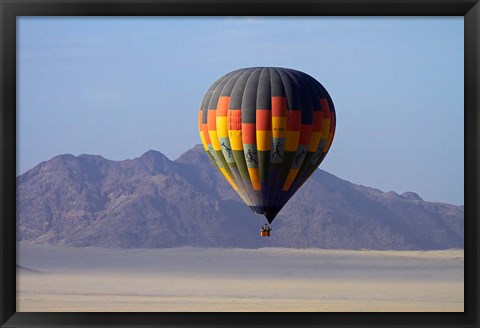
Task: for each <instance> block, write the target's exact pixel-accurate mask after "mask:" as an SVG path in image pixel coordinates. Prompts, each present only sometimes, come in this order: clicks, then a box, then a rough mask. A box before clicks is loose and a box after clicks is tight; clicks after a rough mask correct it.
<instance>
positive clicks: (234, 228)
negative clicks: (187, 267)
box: [17, 145, 464, 250]
mask: <svg viewBox="0 0 480 328" xmlns="http://www.w3.org/2000/svg"><path fill="white" fill-rule="evenodd" d="M463 216H464V209H463V206H456V205H451V204H446V203H438V202H428V201H424V200H423V199H422V198H421V197H420V196H419V195H418V194H416V193H415V192H412V191H409V192H405V193H402V194H397V193H395V192H393V191H390V192H383V191H381V190H379V189H375V188H371V187H366V186H362V185H357V184H353V183H350V182H348V181H346V180H342V179H340V178H338V177H336V176H334V175H332V174H330V173H328V172H325V171H323V170H320V169H319V170H317V172H316V173H315V174H313V175H312V177H311V178H310V179H309V180H308V181H307V182H306V183H305V184H304V186H302V187H301V188H300V190H299V191H298V192H297V194H295V195H294V196H293V197H292V199H291V200H290V201H289V202H288V203H287V205H286V206H285V207H284V208H283V209H282V211H281V212H280V213H279V215H278V217H277V218H276V219H275V221H274V222H273V224H272V227H273V230H272V237H270V238H261V237H259V233H258V231H259V227H260V226H261V225H262V224H263V223H265V222H266V221H265V219H264V218H263V217H261V216H257V215H254V214H253V213H252V212H251V211H250V209H248V207H247V206H246V205H244V204H243V202H242V201H241V199H240V197H239V196H238V195H237V194H236V193H235V191H234V190H233V189H232V188H231V187H230V185H228V183H227V182H226V181H224V178H223V176H221V174H220V173H219V172H218V171H216V170H215V168H214V167H213V165H212V164H211V163H210V161H209V159H208V157H207V155H206V153H205V151H204V149H203V147H202V146H201V145H196V146H195V147H194V148H192V149H190V150H188V151H186V152H185V153H183V154H181V155H180V156H179V157H178V158H177V159H175V160H170V159H168V157H167V156H165V155H164V154H162V153H161V152H159V151H156V150H149V151H147V152H145V153H144V154H142V155H141V156H139V157H136V158H134V159H127V160H121V161H113V160H108V159H106V158H104V157H102V156H100V155H88V154H82V155H78V156H73V155H71V154H63V155H58V156H55V157H53V158H52V159H50V160H48V161H44V162H42V163H40V164H39V165H37V166H35V167H34V168H32V169H31V170H29V171H27V172H25V173H24V174H22V175H20V176H18V177H17V240H18V241H30V242H35V243H47V244H59V245H70V246H78V247H87V246H100V247H120V248H163V247H179V246H200V247H240V248H257V247H264V246H269V247H270V246H272V247H294V248H306V247H313V248H333V249H338V248H343V249H394V250H407V249H446V248H463V227H464V223H463Z"/></svg>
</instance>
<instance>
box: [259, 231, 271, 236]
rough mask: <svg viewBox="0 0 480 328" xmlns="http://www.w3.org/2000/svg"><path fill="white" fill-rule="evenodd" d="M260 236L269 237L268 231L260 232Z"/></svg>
mask: <svg viewBox="0 0 480 328" xmlns="http://www.w3.org/2000/svg"><path fill="white" fill-rule="evenodd" d="M260 236H262V237H270V231H260Z"/></svg>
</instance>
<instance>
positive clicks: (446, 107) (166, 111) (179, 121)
mask: <svg viewBox="0 0 480 328" xmlns="http://www.w3.org/2000/svg"><path fill="white" fill-rule="evenodd" d="M17 37H18V43H17V47H18V53H17V56H18V60H17V69H18V73H17V74H18V94H17V99H18V107H17V120H18V122H17V124H18V128H17V152H18V154H17V173H18V174H22V173H24V172H25V171H27V170H28V169H30V168H32V167H34V166H35V165H37V164H39V163H40V162H42V161H45V160H48V159H50V158H52V157H54V156H56V155H59V154H64V153H71V154H74V155H80V154H99V155H102V156H103V157H105V158H108V159H112V160H123V159H127V158H135V157H139V156H140V155H142V154H143V153H144V152H145V151H147V150H149V149H154V150H158V151H160V152H162V153H164V154H165V155H167V156H168V157H169V158H170V159H175V158H177V157H178V156H179V155H180V154H182V153H183V152H185V151H186V150H188V149H190V148H192V147H193V145H195V144H198V143H200V139H199V136H198V132H197V114H198V109H199V106H200V103H201V101H202V97H203V95H204V93H205V92H206V91H207V89H208V88H209V87H210V85H211V84H212V83H213V82H214V81H215V80H216V79H217V78H219V77H220V76H222V75H224V74H225V73H227V72H230V71H232V70H234V69H237V68H242V67H251V66H281V67H288V68H294V69H298V70H301V71H304V72H306V73H308V74H309V75H311V76H313V77H315V78H316V79H317V80H318V81H320V83H322V84H323V85H324V87H325V88H326V89H327V90H328V92H329V93H330V95H331V97H332V99H333V101H334V104H335V108H336V113H337V130H336V135H335V140H334V142H333V145H332V148H331V150H330V152H329V154H328V156H327V158H326V159H325V160H324V162H323V163H322V164H321V166H320V167H321V168H322V169H324V170H326V171H328V172H330V173H332V174H335V175H336V176H338V177H340V178H342V179H346V180H348V181H351V182H353V183H357V184H362V185H366V186H370V187H375V188H378V189H381V190H383V191H391V190H393V191H395V192H397V193H402V192H405V191H415V192H417V193H418V194H419V195H420V196H421V197H422V198H424V199H425V200H429V201H440V202H448V203H452V204H458V205H460V204H463V203H464V192H463V191H464V183H463V181H464V170H463V165H464V149H463V145H464V139H463V135H464V125H463V122H464V114H463V107H464V102H463V90H464V84H463V78H464V74H463V64H464V62H463V17H416V18H413V17H403V18H400V17H396V18H392V17H389V18H387V17H385V18H382V17H356V18H355V17H324V18H320V17H302V18H300V17H298V18H295V17H271V18H266V17H209V18H208V17H198V18H186V17H183V18H182V17H138V18H132V17H111V18H110V17H109V18H102V17H99V18H93V17H83V18H82V17H71V18H60V17H22V18H20V19H19V20H18V36H17Z"/></svg>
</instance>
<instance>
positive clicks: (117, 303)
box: [17, 243, 464, 312]
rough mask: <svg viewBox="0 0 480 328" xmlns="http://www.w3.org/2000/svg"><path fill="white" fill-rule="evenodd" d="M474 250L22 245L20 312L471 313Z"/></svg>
mask: <svg viewBox="0 0 480 328" xmlns="http://www.w3.org/2000/svg"><path fill="white" fill-rule="evenodd" d="M463 274H464V251H463V250H461V249H453V250H437V251H376V250H325V249H291V248H273V247H272V248H269V247H266V248H259V249H238V248H235V249H222V248H194V247H181V248H166V249H107V248H95V247H87V248H76V247H66V246H47V245H38V244H30V243H20V244H18V247H17V311H18V312H97V311H98V312H170V311H180V312H225V311H228V312H260V311H261V312H391V311H393V312H463V311H464V301H463V299H464V280H463V277H464V276H463Z"/></svg>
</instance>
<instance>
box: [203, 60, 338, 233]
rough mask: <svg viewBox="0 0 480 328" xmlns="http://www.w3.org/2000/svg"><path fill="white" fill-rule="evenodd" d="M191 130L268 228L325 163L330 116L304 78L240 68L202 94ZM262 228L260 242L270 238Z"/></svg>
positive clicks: (319, 89)
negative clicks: (195, 125) (194, 128)
mask: <svg viewBox="0 0 480 328" xmlns="http://www.w3.org/2000/svg"><path fill="white" fill-rule="evenodd" d="M198 127H199V132H200V138H201V140H202V144H203V146H204V148H205V151H206V152H207V154H208V156H209V158H210V160H211V161H212V163H213V164H214V165H215V167H216V168H217V169H218V170H219V171H220V172H221V174H223V176H224V177H225V179H226V180H227V181H228V182H229V183H230V185H231V186H232V187H233V189H234V190H235V191H236V192H237V193H238V194H239V196H240V197H241V198H242V199H243V201H244V202H245V203H246V204H247V205H248V206H249V207H250V209H251V210H252V211H253V212H254V213H256V214H260V215H264V216H265V217H266V219H267V221H268V222H269V223H270V224H271V223H272V221H273V220H274V219H275V217H276V215H277V214H278V212H279V211H280V210H281V209H282V207H283V206H284V205H285V204H286V203H287V201H288V200H289V199H290V198H291V197H292V196H293V195H294V194H295V192H296V191H297V190H298V189H299V188H300V187H301V186H302V185H303V184H304V183H305V181H306V180H307V179H308V178H309V177H310V176H311V175H312V173H314V172H315V170H316V169H317V167H318V166H319V165H320V163H321V162H322V161H323V159H324V158H325V156H326V154H327V152H328V150H329V149H330V146H331V144H332V140H333V136H334V133H335V109H334V106H333V102H332V99H331V98H330V96H329V94H328V93H327V91H326V90H325V88H324V87H323V86H322V85H321V84H320V83H319V82H318V81H317V80H315V79H314V78H313V77H311V76H310V75H308V74H306V73H303V72H300V71H298V70H294V69H289V68H280V67H252V68H243V69H238V70H235V71H233V72H230V73H228V74H226V75H224V76H222V77H221V78H219V79H218V80H217V81H216V82H215V83H213V85H212V86H211V87H210V88H209V89H208V91H207V93H206V94H205V96H204V98H203V101H202V104H201V106H200V112H199V115H198ZM264 228H265V227H262V232H261V235H262V236H269V235H270V228H269V227H268V231H266V229H264Z"/></svg>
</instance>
